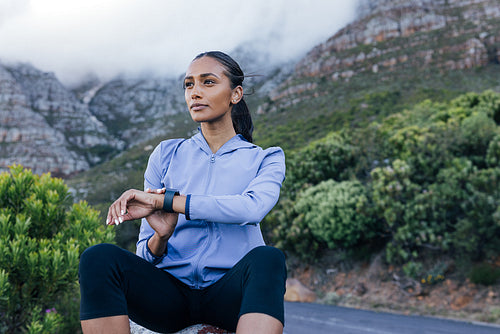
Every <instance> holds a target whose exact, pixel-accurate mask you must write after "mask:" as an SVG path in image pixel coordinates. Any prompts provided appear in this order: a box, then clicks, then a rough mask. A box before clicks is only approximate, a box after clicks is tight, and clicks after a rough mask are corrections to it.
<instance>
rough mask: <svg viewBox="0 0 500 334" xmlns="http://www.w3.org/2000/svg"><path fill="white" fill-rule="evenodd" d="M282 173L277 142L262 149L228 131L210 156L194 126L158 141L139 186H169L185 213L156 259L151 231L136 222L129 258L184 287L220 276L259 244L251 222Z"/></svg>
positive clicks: (268, 203) (268, 204)
mask: <svg viewBox="0 0 500 334" xmlns="http://www.w3.org/2000/svg"><path fill="white" fill-rule="evenodd" d="M284 178H285V155H284V153H283V150H282V149H281V148H279V147H271V148H268V149H266V150H263V149H262V148H260V147H259V146H257V145H254V144H252V143H249V142H248V141H246V140H245V139H244V138H243V136H241V135H236V136H234V137H233V138H231V139H230V140H229V141H227V142H226V143H225V144H224V145H223V146H222V147H221V148H220V149H219V150H218V151H217V152H216V153H212V151H211V150H210V147H209V146H208V143H207V142H206V140H205V138H204V137H203V135H202V133H201V130H200V131H199V132H198V133H197V134H196V135H194V136H193V137H191V138H189V139H170V140H165V141H163V142H161V143H160V144H159V145H158V146H157V147H156V148H155V150H154V151H153V153H152V154H151V156H150V158H149V162H148V166H147V168H146V172H145V174H144V188H151V189H159V188H163V187H167V188H174V189H177V190H179V192H180V193H181V194H184V195H186V196H187V199H186V213H185V215H183V214H179V219H178V222H177V226H176V228H175V231H174V233H173V235H172V236H171V237H170V239H169V241H168V245H167V251H166V252H165V254H163V256H161V257H157V256H155V255H154V254H152V253H151V251H150V250H149V248H148V246H147V242H148V240H149V238H151V237H152V236H153V234H154V230H153V229H152V228H151V227H150V226H149V224H148V222H147V221H146V219H143V220H142V224H141V230H140V234H139V241H138V242H137V255H139V256H140V257H142V258H144V259H146V260H147V261H149V262H151V263H153V264H155V265H156V266H157V267H158V268H161V269H164V270H166V271H168V272H169V273H171V274H172V275H174V276H175V277H177V278H178V279H179V280H181V281H182V282H184V283H186V284H187V285H189V286H190V287H192V288H195V289H199V288H204V287H207V286H209V285H211V284H213V283H215V282H216V281H217V280H218V279H220V278H221V277H222V276H223V275H224V274H225V273H226V272H227V271H228V270H229V269H230V268H232V267H233V266H234V265H235V264H236V263H237V262H238V261H239V260H240V259H241V258H242V257H243V256H244V255H245V254H246V253H248V252H249V251H250V250H252V249H253V248H255V247H257V246H260V245H264V240H263V238H262V233H261V230H260V226H259V223H260V221H261V220H262V219H263V218H264V216H265V215H266V214H267V213H268V212H269V211H270V210H271V209H272V208H273V207H274V205H275V204H276V202H277V201H278V197H279V192H280V188H281V184H282V182H283V180H284Z"/></svg>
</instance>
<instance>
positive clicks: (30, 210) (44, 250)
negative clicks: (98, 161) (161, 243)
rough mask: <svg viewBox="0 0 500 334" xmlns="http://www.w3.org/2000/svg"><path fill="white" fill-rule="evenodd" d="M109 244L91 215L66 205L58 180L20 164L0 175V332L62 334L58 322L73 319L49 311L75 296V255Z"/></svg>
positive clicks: (64, 191) (109, 236) (79, 207)
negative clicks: (99, 245) (69, 295)
mask: <svg viewBox="0 0 500 334" xmlns="http://www.w3.org/2000/svg"><path fill="white" fill-rule="evenodd" d="M111 241H113V230H112V229H105V227H104V225H103V224H102V223H101V222H100V221H99V219H98V213H97V212H96V211H94V210H92V209H91V208H89V207H88V205H87V204H86V203H84V202H80V203H78V204H73V205H71V203H70V198H69V193H68V188H67V187H66V185H65V184H64V182H63V181H62V180H60V179H56V178H51V177H50V175H49V174H44V175H42V176H38V175H34V174H32V173H31V171H29V170H24V169H23V168H22V167H21V166H13V167H11V169H10V173H2V174H0V254H2V256H1V257H0V291H1V292H2V293H1V296H2V297H1V298H0V332H2V333H19V332H28V333H58V332H59V331H61V330H63V328H65V325H64V321H65V319H64V318H65V317H77V315H76V314H66V310H56V309H54V307H55V305H58V300H59V299H61V298H66V296H68V294H77V293H76V292H75V289H76V288H77V275H78V273H77V271H78V259H79V256H80V254H81V253H82V252H83V250H85V249H86V248H87V247H89V246H90V245H93V244H96V243H99V242H111ZM66 330H67V329H66ZM73 330H74V329H73Z"/></svg>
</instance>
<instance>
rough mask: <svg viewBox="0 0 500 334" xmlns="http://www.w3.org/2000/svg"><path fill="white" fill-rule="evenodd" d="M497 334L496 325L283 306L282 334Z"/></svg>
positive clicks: (327, 307) (314, 306)
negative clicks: (283, 328)
mask: <svg viewBox="0 0 500 334" xmlns="http://www.w3.org/2000/svg"><path fill="white" fill-rule="evenodd" d="M392 333H394V334H500V326H499V325H488V324H484V323H471V322H465V321H456V320H446V319H439V318H431V317H422V316H405V315H398V314H390V313H383V312H373V311H364V310H357V309H350V308H344V307H337V306H330V305H321V304H308V303H285V331H284V334H392Z"/></svg>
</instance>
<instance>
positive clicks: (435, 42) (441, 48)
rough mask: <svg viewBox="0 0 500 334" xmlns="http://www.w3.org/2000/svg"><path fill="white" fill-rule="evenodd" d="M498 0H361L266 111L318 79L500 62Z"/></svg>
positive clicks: (298, 96) (307, 92) (309, 89)
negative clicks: (352, 14)
mask: <svg viewBox="0 0 500 334" xmlns="http://www.w3.org/2000/svg"><path fill="white" fill-rule="evenodd" d="M499 30H500V3H499V2H498V0H362V1H361V2H360V6H359V14H358V19H356V20H355V21H354V22H352V23H351V24H349V25H347V26H346V27H344V28H343V29H341V30H340V31H338V32H337V33H336V34H335V35H333V36H332V37H331V38H329V39H328V40H327V41H325V42H324V43H322V44H320V45H318V46H316V47H315V48H313V49H312V50H311V51H310V52H309V53H308V54H307V56H306V57H304V58H303V59H301V60H300V61H299V62H298V63H297V65H296V67H295V71H294V73H293V74H292V75H291V76H289V77H288V78H287V80H286V81H285V82H284V83H283V84H281V85H280V86H279V87H278V88H277V89H275V90H274V91H273V92H272V93H271V94H270V98H271V100H272V103H270V104H269V103H268V104H266V105H263V106H262V108H261V109H263V110H264V111H273V110H276V109H279V108H280V107H281V108H283V107H286V106H289V105H290V104H293V103H294V101H295V103H297V102H300V101H302V100H304V99H307V98H310V97H313V96H314V95H313V94H314V93H316V96H317V94H318V93H317V92H316V88H317V82H318V79H323V80H326V81H334V82H349V81H350V80H351V79H353V78H355V77H360V76H362V75H365V74H369V73H372V74H378V76H377V78H378V80H382V81H383V80H384V76H385V75H386V74H388V73H394V72H404V71H413V72H414V73H418V71H426V70H427V71H438V72H446V71H454V70H464V69H471V68H477V67H482V66H486V65H487V64H488V63H500V51H499V48H500V32H499Z"/></svg>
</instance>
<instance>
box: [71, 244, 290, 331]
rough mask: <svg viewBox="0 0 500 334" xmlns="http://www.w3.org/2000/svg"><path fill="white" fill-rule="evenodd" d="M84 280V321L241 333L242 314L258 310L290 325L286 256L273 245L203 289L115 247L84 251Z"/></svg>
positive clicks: (81, 273) (255, 252)
mask: <svg viewBox="0 0 500 334" xmlns="http://www.w3.org/2000/svg"><path fill="white" fill-rule="evenodd" d="M79 278H80V289H81V307H80V319H81V320H88V319H94V318H100V317H107V316H116V315H128V316H129V317H130V319H132V320H133V321H134V322H136V323H138V324H140V325H141V326H144V327H146V328H148V329H150V330H153V331H156V332H176V331H179V330H181V329H183V328H186V327H189V326H191V325H194V324H199V323H204V324H209V325H213V326H218V327H220V328H224V329H226V330H229V331H235V330H236V325H237V323H238V319H239V317H240V316H241V315H243V314H246V313H253V312H257V313H265V314H268V315H270V316H272V317H274V318H276V319H278V320H279V321H281V322H282V323H283V324H284V305H283V296H284V293H285V281H286V266H285V257H284V255H283V253H282V252H281V251H280V250H278V249H276V248H273V247H269V246H261V247H257V248H254V249H253V250H251V251H250V252H248V254H247V255H245V256H244V257H243V258H242V259H241V260H240V261H239V262H238V263H237V264H236V265H235V266H234V267H233V268H231V269H230V270H229V271H228V272H227V273H226V274H225V275H224V276H223V277H222V278H221V279H220V280H218V281H217V282H215V283H214V284H212V285H211V286H209V287H207V288H204V289H199V290H198V289H192V288H190V287H189V286H188V285H186V284H184V283H183V282H181V281H180V280H178V279H177V278H175V277H174V276H172V275H171V274H169V273H167V272H166V271H164V270H162V269H158V268H157V267H155V266H154V265H152V264H151V263H149V262H147V261H146V260H144V259H142V258H140V257H139V256H137V255H135V254H133V253H131V252H129V251H126V250H123V249H121V248H119V247H117V246H114V245H110V244H100V245H96V246H92V247H90V248H88V249H87V250H85V252H83V254H82V256H81V259H80V268H79Z"/></svg>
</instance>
